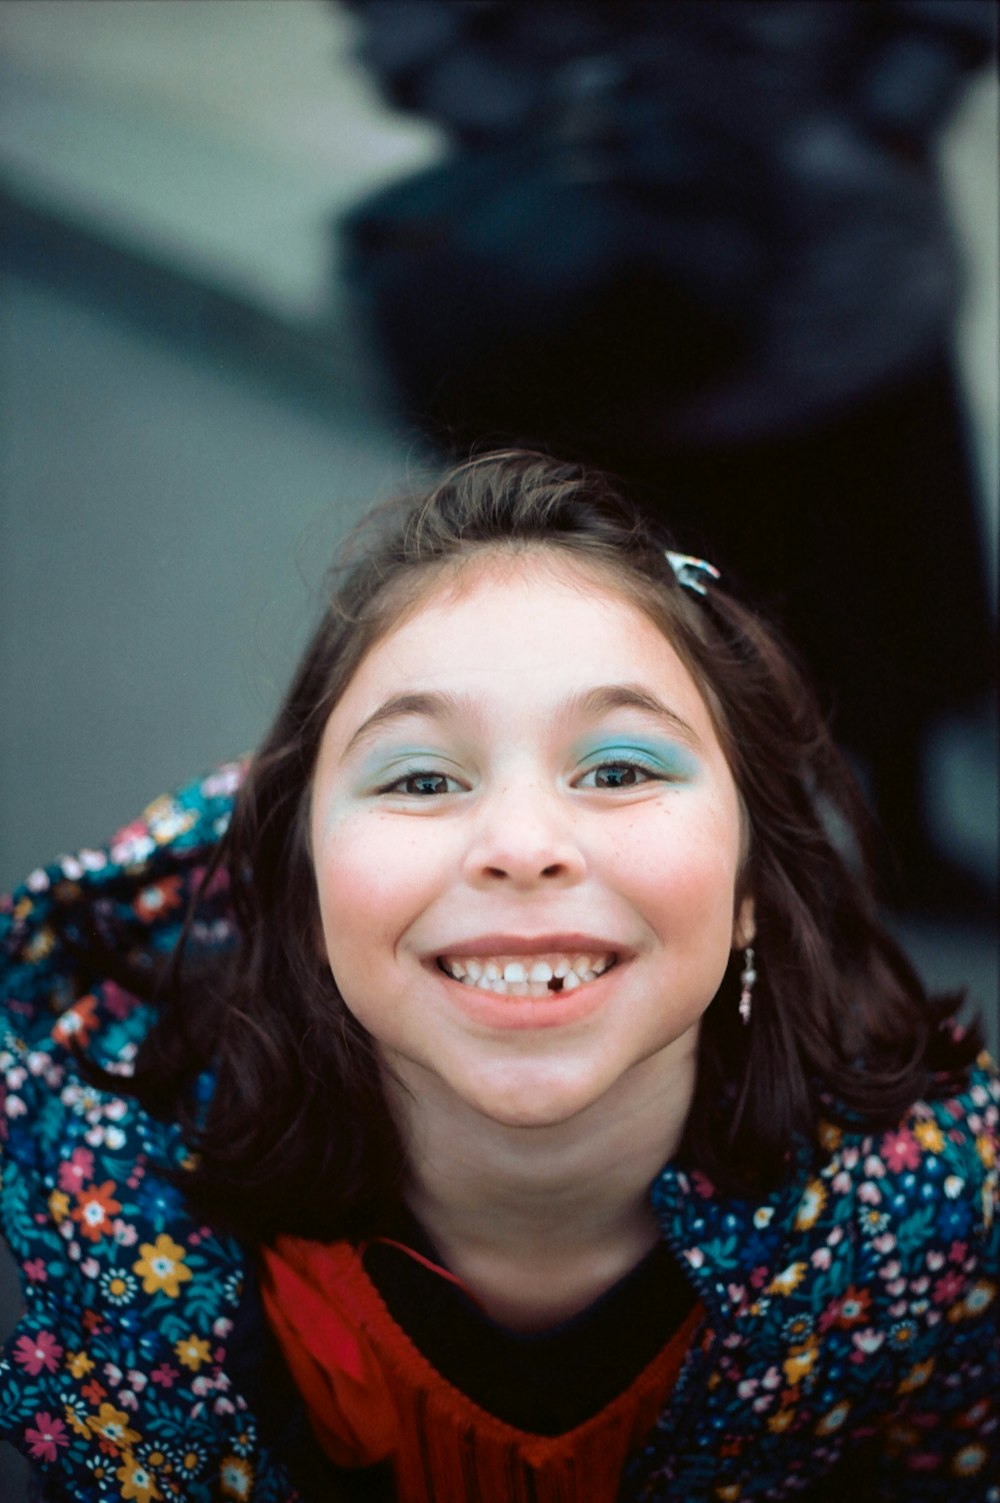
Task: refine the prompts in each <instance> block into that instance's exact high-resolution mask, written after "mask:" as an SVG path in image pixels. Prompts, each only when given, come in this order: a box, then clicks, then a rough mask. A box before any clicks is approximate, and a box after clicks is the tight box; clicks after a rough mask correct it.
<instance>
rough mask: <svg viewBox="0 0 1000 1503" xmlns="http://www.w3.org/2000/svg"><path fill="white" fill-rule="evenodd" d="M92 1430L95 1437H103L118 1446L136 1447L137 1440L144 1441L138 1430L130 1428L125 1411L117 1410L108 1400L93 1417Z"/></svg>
mask: <svg viewBox="0 0 1000 1503" xmlns="http://www.w3.org/2000/svg"><path fill="white" fill-rule="evenodd" d="M90 1428H91V1430H92V1431H93V1433H94V1434H95V1435H103V1436H104V1438H105V1440H110V1441H113V1442H114V1444H115V1445H116V1446H123V1447H124V1446H134V1445H135V1443H136V1441H137V1440H141V1439H142V1437H141V1436H140V1434H139V1432H138V1430H132V1429H130V1428H129V1422H128V1415H127V1414H126V1413H125V1411H124V1409H116V1408H115V1406H114V1405H113V1404H109V1403H108V1402H107V1400H105V1402H104V1403H103V1404H102V1405H101V1407H100V1409H99V1410H98V1411H97V1413H96V1414H95V1415H92V1416H91V1420H90Z"/></svg>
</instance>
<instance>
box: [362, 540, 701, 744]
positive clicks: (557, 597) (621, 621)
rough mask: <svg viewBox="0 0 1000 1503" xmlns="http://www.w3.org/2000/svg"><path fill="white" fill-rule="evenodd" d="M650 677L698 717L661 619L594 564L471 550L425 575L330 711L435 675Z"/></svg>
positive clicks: (535, 680) (480, 683)
mask: <svg viewBox="0 0 1000 1503" xmlns="http://www.w3.org/2000/svg"><path fill="white" fill-rule="evenodd" d="M642 677H646V678H656V679H657V680H658V682H659V685H660V687H661V689H669V691H670V692H671V694H672V695H673V696H674V697H675V698H679V699H680V700H682V701H683V702H684V703H685V704H686V705H687V706H688V707H689V709H691V710H692V711H694V710H695V709H696V710H697V713H698V714H699V717H701V716H707V715H708V711H707V707H706V704H705V700H704V696H703V694H702V691H701V690H700V688H699V686H698V685H697V684H696V682H695V680H694V678H693V677H692V675H691V673H690V672H689V670H688V668H687V667H686V665H685V663H684V661H683V660H682V658H681V657H680V656H679V654H678V653H677V651H676V649H675V647H674V645H673V644H672V642H671V641H670V638H669V636H668V635H667V633H666V631H665V629H664V623H661V622H659V621H655V620H654V619H653V617H652V615H651V614H650V613H649V612H648V611H647V610H644V609H643V608H642V607H641V606H640V605H639V604H637V603H636V601H635V600H633V599H632V598H631V596H630V593H629V589H628V586H627V584H626V583H625V581H624V580H623V581H621V582H619V581H616V580H615V578H614V576H613V575H612V574H611V572H610V571H609V570H608V569H606V568H605V567H602V566H601V565H600V564H599V563H596V562H595V563H593V564H592V563H590V561H588V560H586V559H581V558H577V557H574V556H571V555H569V554H568V553H566V552H565V551H564V550H561V549H559V548H557V547H544V546H542V547H532V548H527V549H521V550H503V551H498V552H490V553H483V554H478V555H473V556H472V557H470V558H468V559H466V560H464V561H463V562H462V563H461V564H460V566H459V567H457V568H455V567H448V568H447V569H446V571H444V572H443V573H441V574H438V575H436V576H435V577H433V578H432V579H431V580H430V581H429V582H428V583H427V584H426V585H425V587H424V589H423V590H422V591H421V592H420V594H419V596H418V597H417V599H416V600H415V601H414V602H412V603H411V604H410V605H409V607H408V608H407V610H406V612H405V614H404V615H402V616H401V617H400V618H399V619H398V620H397V621H396V622H395V623H394V624H393V625H392V626H391V627H390V628H389V630H388V631H386V632H385V633H383V635H382V636H381V637H380V638H379V639H378V640H377V641H376V642H375V644H374V645H373V646H372V647H371V648H370V650H369V652H368V653H367V654H366V656H365V658H364V659H363V660H362V662H361V663H360V665H359V667H358V669H357V671H356V673H355V675H354V677H353V678H352V680H351V681H350V683H349V684H348V686H347V689H346V691H345V694H344V696H343V698H342V700H341V701H340V705H339V706H338V709H337V711H335V712H334V714H335V718H337V719H340V718H341V716H340V713H339V712H340V711H345V712H351V713H353V712H357V711H359V710H366V711H367V712H370V710H371V708H372V705H371V703H370V701H372V700H373V699H378V698H379V697H384V696H385V695H386V694H391V693H398V692H400V690H409V689H413V688H417V687H419V688H425V687H435V686H438V685H440V686H442V687H444V688H447V689H450V688H454V689H457V690H460V691H461V690H463V689H465V688H469V689H470V691H472V692H477V691H478V692H482V693H485V694H488V693H489V690H490V688H491V687H492V688H494V689H495V690H496V691H497V692H498V693H499V692H500V690H501V689H508V688H510V687H511V685H512V684H513V685H515V686H516V687H517V689H518V691H519V694H520V696H521V697H522V698H524V699H526V698H527V697H528V696H529V695H531V696H534V697H537V698H538V699H539V700H540V701H541V700H543V699H544V698H545V697H546V696H548V697H550V698H551V697H555V696H558V695H559V694H560V693H563V692H565V693H566V694H567V695H570V694H572V693H573V692H574V690H575V689H576V688H577V687H579V686H586V685H587V684H588V683H591V682H602V681H608V682H612V681H617V680H626V679H627V680H632V679H635V678H642Z"/></svg>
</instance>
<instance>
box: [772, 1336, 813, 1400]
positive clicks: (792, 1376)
mask: <svg viewBox="0 0 1000 1503" xmlns="http://www.w3.org/2000/svg"><path fill="white" fill-rule="evenodd" d="M818 1353H819V1343H818V1341H817V1339H816V1337H815V1336H810V1337H809V1338H808V1339H807V1340H806V1341H802V1342H800V1343H799V1344H798V1345H796V1346H793V1347H790V1348H789V1351H788V1356H787V1357H786V1358H785V1360H784V1362H783V1363H782V1364H781V1367H782V1371H783V1372H784V1374H785V1378H786V1380H787V1382H788V1384H789V1385H790V1386H791V1387H792V1388H794V1387H795V1386H796V1384H798V1383H801V1382H802V1380H803V1378H806V1377H808V1376H809V1374H810V1373H811V1372H812V1369H813V1364H814V1363H815V1361H816V1357H817V1355H818Z"/></svg>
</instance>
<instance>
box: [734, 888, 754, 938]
mask: <svg viewBox="0 0 1000 1503" xmlns="http://www.w3.org/2000/svg"><path fill="white" fill-rule="evenodd" d="M756 938H757V920H756V917H755V915H754V905H753V898H744V899H743V901H742V903H741V904H740V906H739V908H738V909H737V910H736V917H735V919H734V920H733V949H734V950H745V949H746V947H747V945H752V944H753V942H754V940H755V939H756Z"/></svg>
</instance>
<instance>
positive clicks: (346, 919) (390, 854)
mask: <svg viewBox="0 0 1000 1503" xmlns="http://www.w3.org/2000/svg"><path fill="white" fill-rule="evenodd" d="M428 856H429V852H428V849H427V842H426V840H421V838H420V832H419V831H405V830H400V828H399V823H398V821H393V820H390V819H388V818H386V817H384V816H382V815H380V813H379V811H378V810H374V811H370V812H368V811H366V812H365V813H362V814H357V815H351V816H348V817H345V818H343V819H338V818H336V817H334V818H333V819H332V820H331V821H330V822H329V825H328V827H327V829H326V831H325V832H323V833H322V834H321V835H320V836H319V837H318V843H317V847H316V852H315V871H316V885H317V890H318V895H319V908H320V914H321V916H322V920H323V928H324V933H325V935H326V940H327V945H328V947H329V946H331V945H336V946H337V948H342V947H343V946H344V945H345V944H346V945H347V947H348V948H355V947H357V948H362V949H363V948H364V945H365V941H366V938H367V937H368V936H371V937H374V936H375V935H376V934H380V933H385V932H388V931H392V930H394V929H396V928H397V927H398V926H399V925H400V924H401V923H404V922H405V919H406V913H407V910H408V908H409V907H411V906H412V904H413V902H414V901H415V900H417V899H418V897H419V894H420V892H421V890H422V885H424V884H425V883H426V879H427V873H428V867H429V864H430V863H429V860H428Z"/></svg>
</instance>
